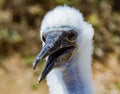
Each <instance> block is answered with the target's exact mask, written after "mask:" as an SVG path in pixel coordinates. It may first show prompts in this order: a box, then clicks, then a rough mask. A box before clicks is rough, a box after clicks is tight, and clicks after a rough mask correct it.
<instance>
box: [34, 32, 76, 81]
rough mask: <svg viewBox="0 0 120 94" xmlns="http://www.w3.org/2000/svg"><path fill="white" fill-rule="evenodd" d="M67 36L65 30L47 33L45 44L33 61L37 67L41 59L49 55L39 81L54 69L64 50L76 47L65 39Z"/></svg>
mask: <svg viewBox="0 0 120 94" xmlns="http://www.w3.org/2000/svg"><path fill="white" fill-rule="evenodd" d="M65 37H66V36H65V32H64V31H54V32H50V33H48V34H46V42H45V45H44V47H43V48H42V50H41V51H40V53H39V54H38V55H37V57H36V59H35V60H34V62H33V68H34V69H35V68H36V66H37V64H38V63H39V61H41V60H42V59H44V58H46V57H47V56H48V59H47V62H46V66H45V67H44V69H43V71H42V73H41V74H40V76H39V78H38V83H39V82H40V81H42V80H43V79H44V78H45V77H46V75H47V74H48V73H49V72H50V71H51V70H52V68H53V67H54V65H55V63H56V62H57V60H58V58H60V56H61V55H62V54H63V51H64V52H65V51H66V50H67V49H69V50H70V49H73V48H74V47H73V44H71V43H70V42H68V41H66V40H65ZM61 49H62V50H61Z"/></svg>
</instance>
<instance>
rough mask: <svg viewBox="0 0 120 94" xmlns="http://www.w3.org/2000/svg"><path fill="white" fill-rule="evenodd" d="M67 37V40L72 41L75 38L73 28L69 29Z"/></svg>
mask: <svg viewBox="0 0 120 94" xmlns="http://www.w3.org/2000/svg"><path fill="white" fill-rule="evenodd" d="M67 38H68V40H69V41H74V40H75V39H76V38H77V32H75V31H73V30H71V31H69V32H68V36H67Z"/></svg>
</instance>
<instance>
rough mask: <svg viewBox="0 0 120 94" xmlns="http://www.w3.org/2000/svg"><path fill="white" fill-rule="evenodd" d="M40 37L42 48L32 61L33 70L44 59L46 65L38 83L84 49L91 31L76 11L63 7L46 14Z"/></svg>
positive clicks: (91, 33) (90, 37)
mask: <svg viewBox="0 0 120 94" xmlns="http://www.w3.org/2000/svg"><path fill="white" fill-rule="evenodd" d="M86 30H87V31H86ZM40 36H41V40H42V42H43V48H42V50H41V51H40V53H39V54H38V56H37V57H36V59H35V60H34V62H33V68H34V69H35V68H36V65H37V64H38V62H39V61H41V60H42V59H44V58H46V65H45V67H44V69H43V71H42V73H41V75H40V77H39V78H38V82H40V81H42V80H43V79H44V78H45V77H46V75H47V74H48V73H49V72H50V71H51V70H52V69H53V68H56V67H57V68H58V67H61V66H62V65H65V64H67V63H68V61H70V60H71V59H72V58H73V57H74V55H75V53H76V52H77V51H78V50H79V49H82V48H83V47H84V44H85V43H86V41H88V40H91V39H92V36H93V29H92V27H91V25H89V24H87V23H86V22H84V20H83V16H82V14H81V13H80V12H79V11H78V10H76V9H75V8H73V7H69V6H66V5H65V6H58V7H56V8H55V9H53V10H52V11H50V12H48V13H47V14H46V16H45V17H44V19H43V21H42V24H41V30H40Z"/></svg>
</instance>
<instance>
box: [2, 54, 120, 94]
mask: <svg viewBox="0 0 120 94" xmlns="http://www.w3.org/2000/svg"><path fill="white" fill-rule="evenodd" d="M31 64H32V62H31ZM106 65H107V66H106ZM106 65H103V64H102V63H100V62H98V61H94V63H93V78H94V84H95V88H96V94H120V65H119V64H118V61H117V58H116V56H115V55H112V54H111V55H109V56H108V59H107V61H106ZM38 75H39V68H37V70H36V71H34V70H33V69H32V66H29V67H28V65H26V63H25V61H24V59H23V58H22V57H21V56H19V55H18V54H15V55H12V56H11V57H7V58H6V59H5V60H3V61H2V62H1V64H0V94H49V92H48V87H47V85H46V84H45V81H43V82H42V83H41V84H39V85H37V84H36V79H37V77H38Z"/></svg>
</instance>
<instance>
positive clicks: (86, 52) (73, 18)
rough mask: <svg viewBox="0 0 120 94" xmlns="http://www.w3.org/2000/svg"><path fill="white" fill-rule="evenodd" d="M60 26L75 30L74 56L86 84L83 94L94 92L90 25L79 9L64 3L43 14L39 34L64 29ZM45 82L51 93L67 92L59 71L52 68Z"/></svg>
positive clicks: (61, 93)
mask: <svg viewBox="0 0 120 94" xmlns="http://www.w3.org/2000/svg"><path fill="white" fill-rule="evenodd" d="M61 26H69V27H72V28H75V29H76V30H77V33H78V38H77V44H78V51H77V53H76V55H75V57H74V58H75V62H76V64H77V66H79V71H80V72H79V74H78V75H80V77H81V78H80V79H81V81H82V82H83V85H85V86H87V87H85V88H87V90H86V91H85V92H86V93H84V94H94V89H93V84H92V72H91V63H90V62H91V54H92V38H93V35H94V30H93V28H92V25H91V24H89V23H87V22H85V21H84V19H83V16H82V14H81V13H80V11H79V10H76V9H75V8H73V7H69V6H66V5H65V6H58V7H56V8H55V9H53V10H52V11H50V12H48V13H47V14H46V15H45V17H44V19H43V21H42V24H41V30H40V33H41V36H42V35H43V34H44V33H46V32H49V31H52V30H59V29H60V30H64V29H65V28H61ZM86 73H87V74H86ZM47 84H48V86H49V87H50V92H51V94H67V92H66V87H65V86H64V83H63V81H62V80H61V72H60V71H58V70H52V71H51V72H50V73H49V74H48V76H47ZM55 84H56V85H58V87H59V88H57V89H56V85H55ZM55 89H56V90H55ZM56 92H57V93H56ZM88 92H89V93H88Z"/></svg>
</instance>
